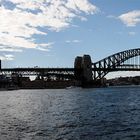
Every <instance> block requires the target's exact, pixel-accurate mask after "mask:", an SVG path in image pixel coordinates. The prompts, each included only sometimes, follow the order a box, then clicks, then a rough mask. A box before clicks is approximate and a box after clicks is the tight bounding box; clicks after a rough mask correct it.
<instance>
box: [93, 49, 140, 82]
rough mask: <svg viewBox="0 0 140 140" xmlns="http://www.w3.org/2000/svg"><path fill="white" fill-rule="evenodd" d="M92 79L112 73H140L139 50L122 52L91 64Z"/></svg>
mask: <svg viewBox="0 0 140 140" xmlns="http://www.w3.org/2000/svg"><path fill="white" fill-rule="evenodd" d="M92 70H93V79H94V80H97V79H102V78H104V76H105V75H106V74H108V73H109V72H113V71H140V48H137V49H130V50H126V51H122V52H119V53H116V54H113V55H111V56H108V57H106V58H104V59H102V60H100V61H97V62H95V63H92Z"/></svg>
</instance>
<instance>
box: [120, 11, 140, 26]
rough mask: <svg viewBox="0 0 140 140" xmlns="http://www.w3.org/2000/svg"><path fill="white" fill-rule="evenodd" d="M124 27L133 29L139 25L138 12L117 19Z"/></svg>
mask: <svg viewBox="0 0 140 140" xmlns="http://www.w3.org/2000/svg"><path fill="white" fill-rule="evenodd" d="M118 18H119V19H120V20H121V21H122V22H123V23H124V24H125V25H126V26H128V27H134V26H136V25H137V24H138V23H140V10H134V11H131V12H128V13H125V14H122V15H120V16H119V17H118Z"/></svg>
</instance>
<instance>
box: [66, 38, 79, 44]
mask: <svg viewBox="0 0 140 140" xmlns="http://www.w3.org/2000/svg"><path fill="white" fill-rule="evenodd" d="M65 42H66V43H80V42H81V40H76V39H75V40H66V41H65Z"/></svg>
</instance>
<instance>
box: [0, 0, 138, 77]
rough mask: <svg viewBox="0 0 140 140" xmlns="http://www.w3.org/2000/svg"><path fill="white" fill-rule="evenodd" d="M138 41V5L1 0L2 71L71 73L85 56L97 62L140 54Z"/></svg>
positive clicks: (133, 0)
mask: <svg viewBox="0 0 140 140" xmlns="http://www.w3.org/2000/svg"><path fill="white" fill-rule="evenodd" d="M139 36H140V1H139V0H127V1H126V0H117V1H116V0H0V59H1V60H2V66H3V67H34V66H39V67H73V63H74V59H75V57H76V56H78V55H83V54H89V55H90V56H91V57H92V61H93V62H95V61H97V60H100V59H102V58H104V57H106V56H109V55H112V54H114V53H117V52H120V51H123V50H127V49H133V48H140V40H139ZM130 73H131V74H132V75H136V74H137V73H136V72H135V73H134V72H130Z"/></svg>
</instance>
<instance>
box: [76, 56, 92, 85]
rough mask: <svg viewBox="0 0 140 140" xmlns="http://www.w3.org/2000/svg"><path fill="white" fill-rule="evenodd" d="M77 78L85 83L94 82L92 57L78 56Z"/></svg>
mask: <svg viewBox="0 0 140 140" xmlns="http://www.w3.org/2000/svg"><path fill="white" fill-rule="evenodd" d="M74 68H75V78H76V79H77V80H80V81H83V82H90V81H92V61H91V57H90V55H84V56H83V57H80V56H77V57H76V58H75V62H74Z"/></svg>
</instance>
